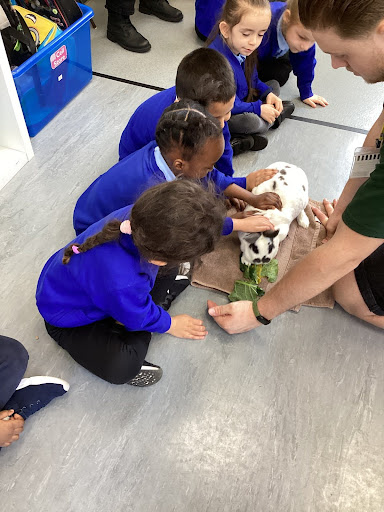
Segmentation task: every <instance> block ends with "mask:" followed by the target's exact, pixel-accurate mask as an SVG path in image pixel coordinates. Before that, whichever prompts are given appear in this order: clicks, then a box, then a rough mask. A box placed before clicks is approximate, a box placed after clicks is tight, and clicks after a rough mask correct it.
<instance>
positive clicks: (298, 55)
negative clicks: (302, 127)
mask: <svg viewBox="0 0 384 512" xmlns="http://www.w3.org/2000/svg"><path fill="white" fill-rule="evenodd" d="M271 11H272V20H271V24H270V25H269V28H268V30H267V32H266V33H265V35H264V37H263V41H262V43H261V45H260V46H259V49H258V57H259V64H258V69H259V77H260V78H261V80H264V81H266V80H273V79H274V80H277V81H278V82H279V84H280V85H284V84H285V83H286V81H287V80H288V78H289V74H290V72H291V71H292V70H293V73H294V74H295V75H296V77H297V87H298V89H299V92H300V98H301V100H302V101H303V102H304V103H306V104H307V105H309V106H311V107H313V108H316V105H321V106H322V107H325V106H327V105H328V102H327V100H326V99H325V98H323V97H322V96H318V95H317V94H314V93H313V91H312V82H313V79H314V76H315V66H316V59H315V40H314V37H313V35H312V32H311V31H310V30H308V29H306V28H305V27H304V25H302V23H301V22H300V17H299V9H298V0H288V2H274V3H271Z"/></svg>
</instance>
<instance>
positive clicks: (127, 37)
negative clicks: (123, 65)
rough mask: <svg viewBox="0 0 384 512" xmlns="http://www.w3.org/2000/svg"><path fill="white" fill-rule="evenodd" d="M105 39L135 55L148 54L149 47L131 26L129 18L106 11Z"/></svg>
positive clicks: (145, 40)
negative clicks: (135, 53)
mask: <svg viewBox="0 0 384 512" xmlns="http://www.w3.org/2000/svg"><path fill="white" fill-rule="evenodd" d="M107 38H108V39H109V40H110V41H113V42H114V43H117V44H119V45H120V46H121V47H122V48H124V49H125V50H129V51H131V52H137V53H145V52H149V50H150V49H151V45H150V43H149V41H148V40H147V39H145V37H143V36H142V35H141V34H139V32H138V31H137V30H136V29H135V27H134V26H133V25H132V23H131V20H130V19H129V16H126V17H123V16H122V15H121V14H116V13H114V12H111V11H108V26H107Z"/></svg>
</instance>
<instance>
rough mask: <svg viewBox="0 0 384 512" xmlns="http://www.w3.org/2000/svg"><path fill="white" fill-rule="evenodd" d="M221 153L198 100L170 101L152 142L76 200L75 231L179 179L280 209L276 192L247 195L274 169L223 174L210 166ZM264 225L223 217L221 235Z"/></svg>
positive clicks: (215, 126)
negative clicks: (239, 176)
mask: <svg viewBox="0 0 384 512" xmlns="http://www.w3.org/2000/svg"><path fill="white" fill-rule="evenodd" d="M223 150H224V139H223V133H222V129H221V126H220V123H219V121H218V120H217V119H216V118H214V117H213V116H212V115H211V114H209V112H208V111H207V110H205V109H204V108H203V107H202V106H201V105H200V104H199V103H197V102H194V101H191V100H180V101H178V102H175V103H172V105H171V106H169V107H168V108H166V109H165V110H164V112H163V115H162V116H161V118H160V120H159V122H158V125H157V128H156V141H153V142H150V143H149V144H147V145H146V146H144V147H143V148H141V149H139V150H138V151H136V152H135V153H133V154H131V155H128V156H127V157H125V158H124V159H123V160H120V162H118V163H117V164H116V165H114V166H113V167H112V168H111V169H110V170H109V171H107V172H106V173H104V174H102V175H101V176H99V177H98V178H97V179H96V180H95V181H94V182H93V183H92V184H91V185H90V186H89V187H88V189H87V190H86V191H85V192H84V193H83V194H82V195H81V196H80V198H79V200H78V201H77V204H76V207H75V211H74V215H73V225H74V228H75V231H76V233H77V234H80V233H82V232H83V231H84V230H85V229H86V228H87V227H88V226H90V225H91V224H93V223H94V222H97V221H99V220H100V219H102V218H103V217H105V216H106V215H108V214H110V213H111V212H112V211H114V210H118V209H119V208H122V207H123V206H126V205H128V204H132V203H134V202H135V201H136V199H137V198H138V197H139V195H140V194H141V193H142V192H143V191H144V190H146V189H148V188H150V187H152V186H154V185H156V184H158V183H161V182H164V181H173V180H175V179H180V178H182V179H192V180H199V181H201V183H202V184H203V185H204V186H208V185H209V184H211V185H212V188H213V189H214V191H215V192H216V194H217V195H224V196H226V197H229V198H234V199H238V200H243V201H245V202H247V203H249V204H252V205H253V206H254V207H256V208H260V209H262V210H266V209H269V208H281V201H280V198H279V196H278V195H277V194H274V193H266V194H261V195H259V196H255V195H254V194H252V193H251V190H252V189H253V188H254V187H255V186H257V185H259V184H260V183H262V182H263V181H265V180H267V179H269V178H271V177H272V176H273V175H274V174H275V172H276V171H274V170H272V169H262V170H259V171H254V172H251V173H250V174H249V175H248V176H247V177H246V178H245V177H244V178H234V177H231V176H226V175H224V174H223V173H222V172H220V171H218V170H217V169H215V168H214V165H215V162H216V161H217V160H218V159H219V158H220V156H221V155H222V153H223ZM264 223H265V221H261V220H260V217H259V218H257V217H248V218H241V219H233V221H232V219H227V221H226V223H225V229H224V232H223V234H229V233H231V232H232V230H241V231H249V232H254V231H262V230H263V227H264V225H265V224H264ZM265 229H270V228H267V227H265Z"/></svg>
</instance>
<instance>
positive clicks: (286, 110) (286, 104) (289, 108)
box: [271, 101, 295, 130]
mask: <svg viewBox="0 0 384 512" xmlns="http://www.w3.org/2000/svg"><path fill="white" fill-rule="evenodd" d="M294 110H295V105H294V103H292V101H283V111H282V113H281V114H280V115H279V117H278V118H277V119H276V121H275V122H274V123H273V125H272V126H271V128H272V129H274V130H275V129H276V128H278V127H279V126H280V125H281V123H282V122H283V121H284V119H285V118H286V117H289V116H290V115H291V114H293V112H294Z"/></svg>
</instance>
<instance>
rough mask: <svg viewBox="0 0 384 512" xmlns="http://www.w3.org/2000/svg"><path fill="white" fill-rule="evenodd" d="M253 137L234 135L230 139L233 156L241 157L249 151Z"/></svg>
mask: <svg viewBox="0 0 384 512" xmlns="http://www.w3.org/2000/svg"><path fill="white" fill-rule="evenodd" d="M253 144H254V141H253V136H252V135H235V137H233V138H232V139H231V146H232V150H233V156H237V155H241V153H245V152H246V151H250V150H251V149H252V148H253Z"/></svg>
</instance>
